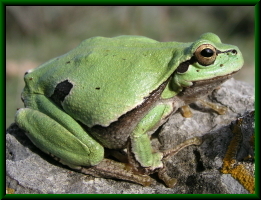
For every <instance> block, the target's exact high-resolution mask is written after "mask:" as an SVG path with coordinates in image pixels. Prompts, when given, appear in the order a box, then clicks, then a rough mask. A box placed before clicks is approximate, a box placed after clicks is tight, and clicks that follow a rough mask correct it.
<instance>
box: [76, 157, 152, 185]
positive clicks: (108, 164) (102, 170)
mask: <svg viewBox="0 0 261 200" xmlns="http://www.w3.org/2000/svg"><path fill="white" fill-rule="evenodd" d="M80 172H81V173H84V174H88V175H92V176H95V177H102V178H113V179H121V180H127V181H131V182H134V183H138V184H140V185H143V186H149V185H150V184H151V183H152V182H153V181H154V182H155V180H153V179H152V178H151V177H150V176H148V175H142V174H138V173H137V172H136V171H134V170H133V167H132V166H130V165H129V164H127V163H121V162H117V161H114V160H111V159H106V158H104V159H103V160H102V161H101V162H100V163H99V164H98V165H96V166H93V167H90V168H86V167H82V168H81V169H80Z"/></svg>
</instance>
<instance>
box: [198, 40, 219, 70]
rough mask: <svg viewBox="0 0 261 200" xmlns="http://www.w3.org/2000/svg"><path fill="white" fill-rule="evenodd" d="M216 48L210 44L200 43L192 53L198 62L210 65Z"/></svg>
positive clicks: (214, 57)
mask: <svg viewBox="0 0 261 200" xmlns="http://www.w3.org/2000/svg"><path fill="white" fill-rule="evenodd" d="M216 52H217V51H216V49H215V47H213V46H212V45H210V44H202V45H201V46H199V47H198V48H197V50H196V51H195V53H194V55H195V57H196V60H197V61H198V63H199V64H201V65H204V66H207V65H211V64H213V63H214V62H215V60H216V56H217V53H216Z"/></svg>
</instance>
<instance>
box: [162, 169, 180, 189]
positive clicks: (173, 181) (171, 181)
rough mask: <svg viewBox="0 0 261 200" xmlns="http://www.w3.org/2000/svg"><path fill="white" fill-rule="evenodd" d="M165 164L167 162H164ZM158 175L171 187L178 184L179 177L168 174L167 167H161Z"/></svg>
mask: <svg viewBox="0 0 261 200" xmlns="http://www.w3.org/2000/svg"><path fill="white" fill-rule="evenodd" d="M164 166H165V164H164ZM158 177H159V178H160V179H161V180H163V181H164V183H165V184H166V185H167V186H168V187H169V188H174V187H175V185H176V184H177V182H178V181H177V179H176V178H172V177H170V176H169V175H168V174H167V170H166V168H165V167H163V168H161V169H159V171H158Z"/></svg>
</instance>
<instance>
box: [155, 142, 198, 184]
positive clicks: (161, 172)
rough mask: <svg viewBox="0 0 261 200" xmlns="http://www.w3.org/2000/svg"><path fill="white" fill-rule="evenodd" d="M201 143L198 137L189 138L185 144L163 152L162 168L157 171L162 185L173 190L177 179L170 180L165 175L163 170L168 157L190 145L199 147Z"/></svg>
mask: <svg viewBox="0 0 261 200" xmlns="http://www.w3.org/2000/svg"><path fill="white" fill-rule="evenodd" d="M201 143H202V139H201V138H200V137H194V138H190V139H188V140H186V141H185V142H183V143H181V144H179V145H178V146H176V147H175V148H172V149H168V150H166V151H164V152H163V159H162V162H163V168H161V169H159V170H158V177H159V178H160V179H161V180H163V181H164V183H165V184H166V185H167V186H168V187H170V188H173V187H174V186H175V185H176V183H177V179H175V178H172V177H170V176H169V175H168V174H167V171H166V168H165V162H166V161H167V160H168V158H169V157H170V156H173V155H175V154H177V153H178V152H179V151H180V150H182V149H183V148H185V147H187V146H190V145H200V144H201Z"/></svg>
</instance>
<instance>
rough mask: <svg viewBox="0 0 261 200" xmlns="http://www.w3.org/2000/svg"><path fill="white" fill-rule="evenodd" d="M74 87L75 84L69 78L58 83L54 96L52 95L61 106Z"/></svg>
mask: <svg viewBox="0 0 261 200" xmlns="http://www.w3.org/2000/svg"><path fill="white" fill-rule="evenodd" d="M72 88H73V84H72V83H70V82H69V81H68V80H65V81H62V82H60V83H58V84H57V85H56V87H55V89H54V92H53V94H52V96H51V97H50V98H51V99H52V100H53V101H54V102H55V103H56V104H57V105H59V106H61V102H63V101H64V98H65V97H66V96H67V95H68V94H69V93H70V91H71V89H72Z"/></svg>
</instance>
